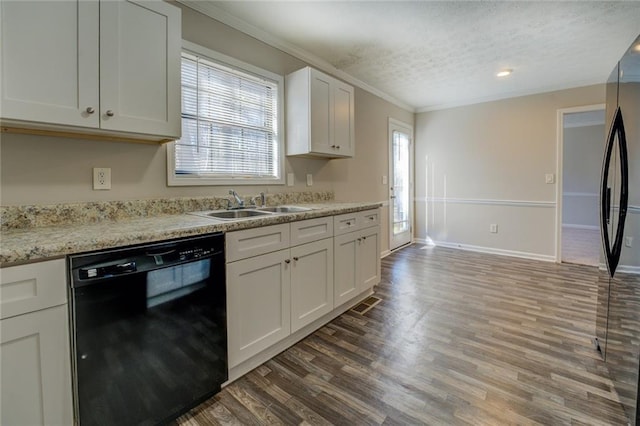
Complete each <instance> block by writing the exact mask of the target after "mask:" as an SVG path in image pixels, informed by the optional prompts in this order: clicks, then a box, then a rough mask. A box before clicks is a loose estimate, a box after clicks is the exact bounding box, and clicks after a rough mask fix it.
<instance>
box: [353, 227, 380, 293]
mask: <svg viewBox="0 0 640 426" xmlns="http://www.w3.org/2000/svg"><path fill="white" fill-rule="evenodd" d="M358 234H359V238H358V249H359V253H358V263H359V265H358V268H359V276H360V279H359V290H358V291H359V292H361V291H364V290H366V289H368V288H371V287H373V286H374V285H376V284H378V283H379V282H380V227H379V226H373V227H370V228H366V229H363V230H362V231H360V232H358Z"/></svg>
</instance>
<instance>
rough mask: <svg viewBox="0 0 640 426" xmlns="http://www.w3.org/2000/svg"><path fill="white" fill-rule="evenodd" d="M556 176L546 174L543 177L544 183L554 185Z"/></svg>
mask: <svg viewBox="0 0 640 426" xmlns="http://www.w3.org/2000/svg"><path fill="white" fill-rule="evenodd" d="M555 181H556V176H555V175H554V174H553V173H547V174H546V175H544V183H555Z"/></svg>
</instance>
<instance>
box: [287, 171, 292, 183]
mask: <svg viewBox="0 0 640 426" xmlns="http://www.w3.org/2000/svg"><path fill="white" fill-rule="evenodd" d="M287 186H293V173H287Z"/></svg>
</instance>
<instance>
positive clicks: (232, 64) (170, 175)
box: [166, 40, 285, 186]
mask: <svg viewBox="0 0 640 426" xmlns="http://www.w3.org/2000/svg"><path fill="white" fill-rule="evenodd" d="M182 52H186V53H188V54H191V55H196V56H201V57H203V58H204V59H207V60H208V61H211V62H214V63H218V64H220V65H222V66H224V67H228V68H233V69H235V70H238V71H240V72H243V73H247V74H253V75H255V76H258V77H260V78H264V79H268V80H272V81H273V82H275V83H277V85H278V90H277V96H278V99H277V109H276V114H277V115H278V117H277V125H278V131H277V134H276V142H277V146H278V156H277V161H278V165H277V167H276V171H277V174H278V177H277V178H267V177H247V176H237V177H234V176H224V177H211V176H197V175H182V174H179V175H178V174H176V169H175V166H176V161H175V145H176V142H169V143H167V144H166V145H167V147H166V150H167V186H204V185H209V186H214V185H265V184H270V185H284V183H285V179H284V168H285V167H284V162H285V152H284V150H285V140H284V138H285V128H284V77H283V76H282V75H279V74H276V73H272V72H270V71H267V70H264V69H262V68H259V67H256V66H254V65H251V64H248V63H246V62H243V61H240V60H238V59H235V58H233V57H231V56H228V55H225V54H223V53H220V52H216V51H215V50H211V49H208V48H206V47H203V46H200V45H198V44H195V43H192V42H189V41H187V40H183V41H182V49H181V57H180V62H182ZM180 87H181V88H182V79H181V80H180ZM180 103H181V106H180V115H181V116H182V93H181V94H180Z"/></svg>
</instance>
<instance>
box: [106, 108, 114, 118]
mask: <svg viewBox="0 0 640 426" xmlns="http://www.w3.org/2000/svg"><path fill="white" fill-rule="evenodd" d="M105 114H106V115H107V117H113V116H114V113H113V111H111V110H110V109H108V110H107V112H105Z"/></svg>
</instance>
